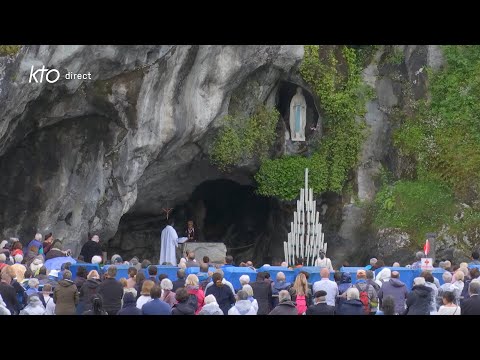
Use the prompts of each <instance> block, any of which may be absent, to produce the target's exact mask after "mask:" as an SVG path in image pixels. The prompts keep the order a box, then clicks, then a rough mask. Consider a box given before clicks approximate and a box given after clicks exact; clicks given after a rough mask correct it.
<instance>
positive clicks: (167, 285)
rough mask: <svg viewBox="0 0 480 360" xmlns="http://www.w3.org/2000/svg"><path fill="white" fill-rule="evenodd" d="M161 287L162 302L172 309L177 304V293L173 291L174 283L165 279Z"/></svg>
mask: <svg viewBox="0 0 480 360" xmlns="http://www.w3.org/2000/svg"><path fill="white" fill-rule="evenodd" d="M160 287H161V289H162V296H161V297H160V300H162V301H165V302H166V303H167V304H168V305H170V307H173V305H175V304H176V303H177V300H176V299H175V293H174V292H173V291H172V289H173V283H172V280H170V279H163V280H162V281H161V282H160Z"/></svg>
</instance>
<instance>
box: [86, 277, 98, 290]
mask: <svg viewBox="0 0 480 360" xmlns="http://www.w3.org/2000/svg"><path fill="white" fill-rule="evenodd" d="M85 284H87V286H88V287H89V288H90V289H95V288H96V287H97V286H98V285H100V284H101V281H100V279H88V280H87V281H85Z"/></svg>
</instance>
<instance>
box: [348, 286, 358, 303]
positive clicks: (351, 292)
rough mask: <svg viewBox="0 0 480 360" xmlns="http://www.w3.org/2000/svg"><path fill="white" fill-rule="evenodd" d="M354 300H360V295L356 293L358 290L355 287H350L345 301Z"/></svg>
mask: <svg viewBox="0 0 480 360" xmlns="http://www.w3.org/2000/svg"><path fill="white" fill-rule="evenodd" d="M355 299H357V300H358V299H360V293H359V292H358V289H357V288H355V287H351V288H349V289H348V290H347V300H355Z"/></svg>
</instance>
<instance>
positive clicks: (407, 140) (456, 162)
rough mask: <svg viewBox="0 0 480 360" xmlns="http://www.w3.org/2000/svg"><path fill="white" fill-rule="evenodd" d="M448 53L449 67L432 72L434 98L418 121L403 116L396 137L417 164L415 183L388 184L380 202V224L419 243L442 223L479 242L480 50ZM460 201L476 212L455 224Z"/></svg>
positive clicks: (422, 105)
mask: <svg viewBox="0 0 480 360" xmlns="http://www.w3.org/2000/svg"><path fill="white" fill-rule="evenodd" d="M443 52H444V57H445V60H446V65H445V67H444V68H442V69H441V70H439V71H436V72H434V71H432V70H430V69H427V74H428V79H429V92H430V96H429V99H428V100H422V101H419V102H418V103H417V104H416V106H417V107H416V109H417V111H416V112H415V114H414V115H413V116H407V115H406V114H403V117H404V121H403V123H402V125H401V126H400V128H399V129H398V130H397V131H396V132H395V134H394V144H395V146H396V147H397V148H398V149H399V151H400V154H401V155H404V156H408V157H410V158H413V159H414V162H415V166H416V180H415V181H413V182H399V183H397V184H395V185H393V187H391V186H388V185H386V186H385V187H384V188H383V189H382V190H381V191H380V192H379V194H378V195H377V198H376V207H377V209H376V221H375V222H376V223H377V225H379V226H380V225H381V226H388V227H391V226H394V227H400V228H402V229H404V230H408V231H409V232H410V233H412V234H414V237H415V238H416V239H417V240H419V241H420V240H422V238H423V236H424V233H425V232H427V231H438V230H440V228H439V227H441V225H442V224H446V225H448V226H449V228H450V233H452V234H456V235H462V234H464V233H467V234H472V235H473V236H477V237H478V235H477V234H478V229H480V211H479V209H476V208H475V204H476V203H477V202H478V193H479V191H480V186H479V185H480V46H478V45H474V46H463V45H452V46H450V45H449V46H443ZM417 193H418V194H417ZM389 194H390V195H389ZM459 202H466V203H467V204H470V205H472V207H471V208H467V209H466V210H465V209H464V211H463V213H464V215H463V217H462V218H461V219H460V220H455V221H454V217H453V213H454V207H453V203H457V204H458V203H459ZM382 204H383V205H382ZM390 206H391V208H390V209H389V207H390ZM458 209H459V207H458V206H457V210H458ZM429 219H430V220H429Z"/></svg>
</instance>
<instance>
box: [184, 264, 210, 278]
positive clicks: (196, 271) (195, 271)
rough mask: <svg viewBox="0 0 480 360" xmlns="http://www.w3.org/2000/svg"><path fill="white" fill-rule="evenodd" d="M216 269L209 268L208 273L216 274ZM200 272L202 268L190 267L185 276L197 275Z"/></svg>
mask: <svg viewBox="0 0 480 360" xmlns="http://www.w3.org/2000/svg"><path fill="white" fill-rule="evenodd" d="M215 270H216V269H215V268H214V267H209V268H208V271H211V272H214V271H215ZM199 272H200V267H198V266H192V267H189V268H186V269H185V274H187V276H188V275H190V274H195V275H196V274H197V273H199Z"/></svg>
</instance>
